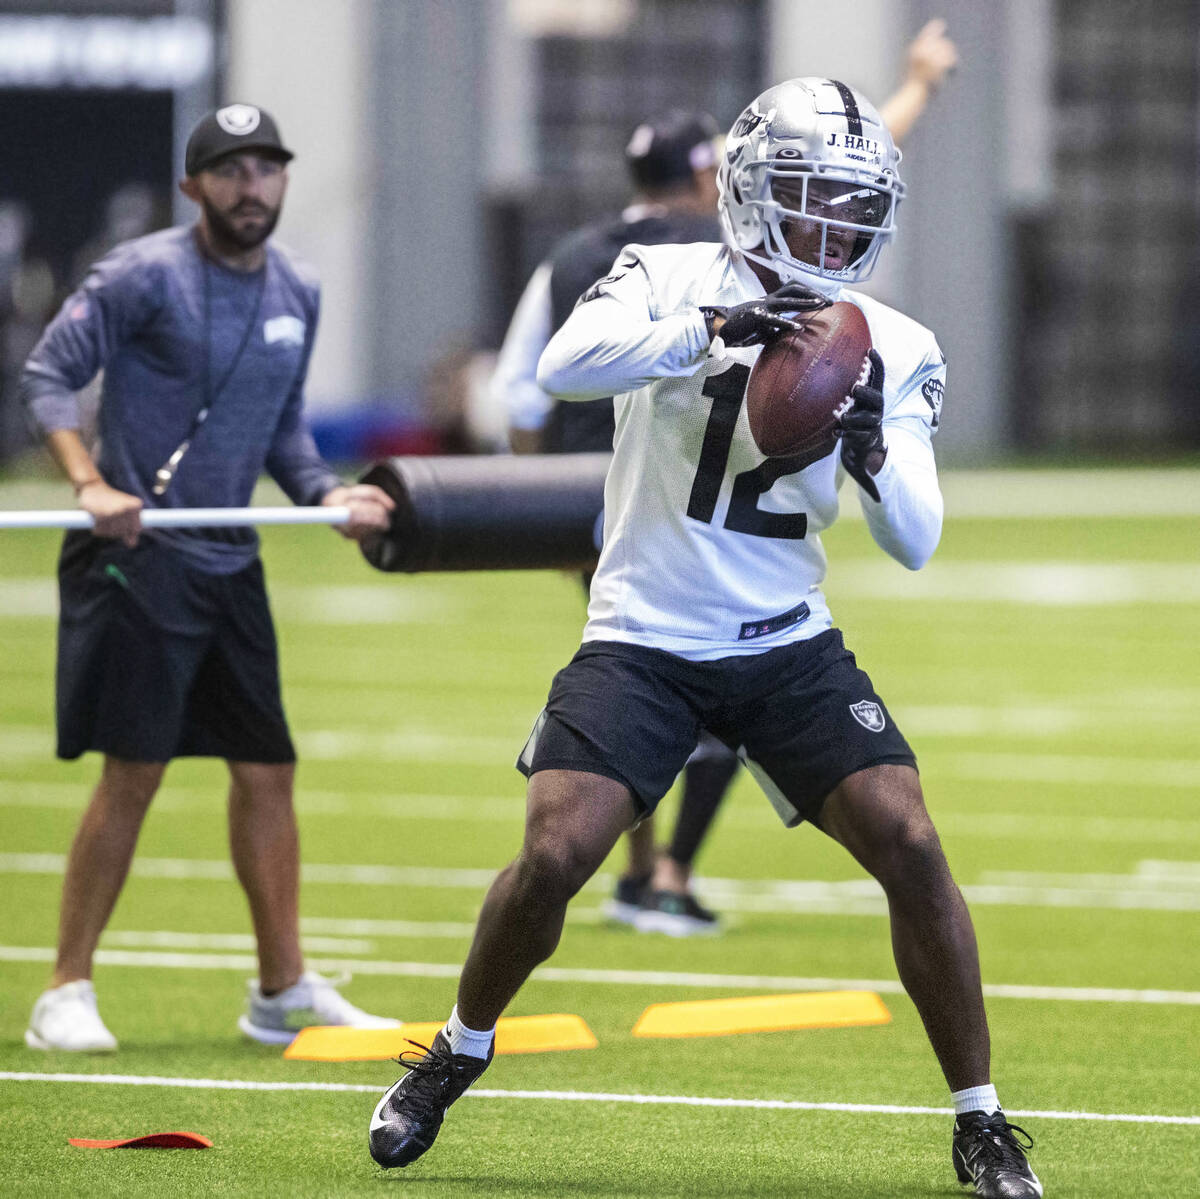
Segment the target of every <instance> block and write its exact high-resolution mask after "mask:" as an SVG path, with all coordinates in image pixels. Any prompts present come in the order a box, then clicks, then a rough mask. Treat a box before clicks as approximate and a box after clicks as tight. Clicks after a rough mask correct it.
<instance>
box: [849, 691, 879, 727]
mask: <svg viewBox="0 0 1200 1199" xmlns="http://www.w3.org/2000/svg"><path fill="white" fill-rule="evenodd" d="M850 714H851V715H852V716H853V717H854V719H855V720H857V721H858V723H859V724H861V725H862V726H863V728H864V729H866V730H867V731H868V732H870V733H882V732H883V724H884V720H883V709H882V708H881V707H880V706H879V705H878V704H877V703H875V701H874V700H870V699H863V700H859V702H858V703H856V704H851V705H850Z"/></svg>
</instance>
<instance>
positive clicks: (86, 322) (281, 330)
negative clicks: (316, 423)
mask: <svg viewBox="0 0 1200 1199" xmlns="http://www.w3.org/2000/svg"><path fill="white" fill-rule="evenodd" d="M267 251H268V252H267V263H266V266H265V267H264V268H263V271H265V275H264V274H263V273H262V272H261V271H260V272H254V273H249V274H243V273H239V272H237V271H232V270H229V269H227V268H225V267H222V266H220V265H218V264H217V263H215V262H213V261H212V260H210V259H208V258H206V257H205V256H203V255H202V254H201V253H200V249H199V246H198V244H197V241H196V237H195V233H194V231H193V230H192V229H185V228H175V229H167V230H164V231H162V232H160V233H152V234H150V235H149V236H147V237H140V238H137V239H135V240H133V241H128V242H125V243H123V244H122V245H120V246H118V247H117V248H116V249H115V250H113V251H112V252H111V253H110V254H108V255H107V256H106V257H105V258H103V259H101V260H100V261H99V262H98V263H96V265H95V266H94V267H92V269H91V272H90V273H89V274H88V277H87V278H86V279H85V280H84V282H83V284H82V285H81V286H80V288H79V289H78V290H77V291H76V292H74V294H72V295H71V296H69V297H68V298H67V300H66V302H65V303H64V304H63V306H62V308H61V309H60V311H59V312H58V315H57V316H56V317H55V318H54V320H53V321H51V323H50V324H49V325H48V326H47V328H46V331H45V333H44V334H43V335H42V338H41V340H40V341H39V342H38V344H37V346H36V348H35V349H34V351H33V353H32V354H31V355H30V357H29V360H28V362H27V363H26V364H25V371H24V374H23V376H22V380H21V394H22V398H23V400H24V402H25V404H26V405H27V406H28V408H29V410H30V412H31V414H32V415H33V418H34V420H35V421H36V423H37V425H38V426H39V428H40V429H41V431H42V432H43V433H44V434H48V433H51V432H53V431H55V430H57V429H76V428H78V427H79V423H80V421H79V404H78V400H77V397H76V395H75V393H76V392H77V391H78V390H79V389H80V388H82V387H83V386H85V385H86V384H87V383H88V382H89V380H91V379H92V378H93V377H94V376H95V374H96V373H97V371H99V370H100V369H101V368H103V370H104V385H103V389H102V392H101V400H100V411H99V448H98V451H97V454H96V465H97V467H98V469H99V471H100V473H101V475H103V477H104V479H105V481H106V482H108V483H109V484H110V485H111V486H113V487H116V488H118V489H119V490H121V491H125V492H128V493H130V494H131V495H136V496H139V497H141V499H142V500H144V501H145V503H146V505H147V506H148V507H173V508H184V507H187V508H192V507H200V508H217V507H241V506H243V505H245V504H248V503H249V502H250V497H251V494H252V492H253V490H254V485H255V483H256V482H257V481H258V478H259V475H260V474H261V473H262V472H263V470H264V468H265V469H266V470H267V471H268V473H269V474H270V475H271V476H272V478H274V479H275V481H276V482H277V483H278V484H279V485H280V486H281V487H282V488H283V490H284V491H285V492H286V493H287V495H288V496H289V497H290V498H291V499H292V500H293V501H294V502H295V503H297V504H315V503H319V502H320V500H321V498H322V497H323V496H324V495H325V494H326V493H327V492H328V491H330V490H331V489H332V488H333V487H336V486H338V484H339V482H340V480H339V479H338V477H337V476H336V475H335V474H334V473H333V472H332V471H331V470H330V469H329V468H328V467H327V466H326V465H325V463H324V462H323V461H322V460H321V457H320V455H319V454H318V453H317V448H316V445H315V444H314V443H313V440H312V435H311V434H310V433H309V431H308V428H307V426H306V424H305V422H304V417H303V411H302V405H303V391H304V378H305V374H306V373H307V370H308V361H309V357H310V355H311V353H312V345H313V338H314V336H315V334H316V327H317V315H318V310H319V306H320V287H319V285H318V283H317V281H316V279H315V277H314V276H313V275H312V273H311V271H310V270H309V269H308V268H307V267H306V266H305V265H303V264H302V263H301V262H300V261H298V260H297V259H296V258H295V257H293V256H292V255H291V254H289V253H288V252H287V251H286V250H284V249H283V248H282V247H280V246H278V245H275V244H273V243H268V246H267ZM243 339H244V344H243ZM239 348H240V353H239ZM218 388H219V390H218ZM206 402H211V410H210V412H209V415H208V418H207V419H206V420H205V421H204V423H203V424H202V425H201V426H200V428H199V429H198V430H197V431H196V433H195V436H194V437H193V438H192V443H191V446H190V448H189V449H188V451H187V453H186V454H185V455H184V456H183V459H182V461H181V462H180V464H179V467H178V469H177V471H176V473H175V477H174V479H173V480H172V482H171V484H170V486H169V488H168V489H167V492H166V494H165V495H163V496H156V495H154V493H153V491H152V490H151V488H152V486H153V484H154V479H155V472H156V471H157V470H158V469H159V467H161V466H162V465H163V464H164V463H165V462H166V461H167V459H168V458H169V457H170V456H171V454H172V453H173V452H174V451H175V449H176V447H177V446H178V445H179V444H180V443H181V442H182V441H183V440H184V438H186V437H187V436H188V434H189V432H190V431H191V430H192V425H193V421H194V419H195V417H196V414H197V413H198V412H199V411H200V410H201V409H202V408H203V407H204V406H205V403H206ZM145 535H146V536H149V537H153V538H154V539H156V540H158V541H161V542H163V543H166V544H168V545H170V546H171V548H173V549H176V550H178V551H179V552H180V553H182V554H184V555H185V556H186V557H187V559H188V561H189V562H190V563H191V564H192V565H194V566H196V567H198V568H199V569H201V570H207V571H210V572H213V573H219V574H225V573H231V572H233V571H236V570H241V569H242V568H243V567H245V566H247V565H248V564H249V563H250V562H251V561H253V559H254V557H255V555H256V554H257V550H258V539H257V537H256V535H255V534H254V533H253V532H252V531H250V530H242V529H236V530H216V529H209V530H185V529H178V530H176V529H170V530H168V529H155V530H151V531H148V532H147V533H146V534H145Z"/></svg>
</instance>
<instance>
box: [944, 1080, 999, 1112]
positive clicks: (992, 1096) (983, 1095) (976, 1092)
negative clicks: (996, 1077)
mask: <svg viewBox="0 0 1200 1199" xmlns="http://www.w3.org/2000/svg"><path fill="white" fill-rule="evenodd" d="M950 1098H951V1099H953V1100H954V1114H955V1115H956V1116H961V1115H962V1114H963V1113H964V1112H983V1113H984V1115H987V1116H990V1115H991V1114H992V1112H998V1111H999V1110H1000V1100H999V1099H997V1098H996V1088H995V1087H994V1086H992V1084H991V1083H990V1082H989V1083H987V1084H986V1085H985V1086H982V1087H967V1089H966V1090H965V1091H952V1092H951V1093H950Z"/></svg>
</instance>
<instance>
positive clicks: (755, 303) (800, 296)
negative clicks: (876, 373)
mask: <svg viewBox="0 0 1200 1199" xmlns="http://www.w3.org/2000/svg"><path fill="white" fill-rule="evenodd" d="M829 303H830V301H829V300H827V299H825V297H824V296H822V295H818V294H817V293H816V292H815V291H810V290H809V289H808V288H807V287H804V286H803V285H802V284H799V283H787V284H785V285H784V286H783V287H781V288H779V290H778V291H773V292H772V293H771V294H770V295H769V296H763V298H762V299H761V300H747V301H746V302H745V303H744V304H735V305H734V306H733V307H732V308H723V307H721V306H719V305H707V306H701V308H700V311H701V312H702V313H703V314H704V323H705V325H707V326H708V334H709V339H710V340H711V339H712V338H713V337H714V336H716V337H719V338H720V339H721V340H722V341H723V342H724V343H725V344H726V345H727V346H732V347H739V346H757V345H765V344H766V343H767V342H768V341H773V340H774V339H775V338H776V337H778V336H780V334H782V333H794V332H796V330H798V329H799V328H800V325H799V324H797V322H796V321H793V320H789V319H788V318H787V317H786V316H783V315H781V314H782V313H785V312H817V311H818V310H820V309H822V308H825V307H827V306H828V305H829ZM717 318H720V319H721V320H722V321H723V322H724V324H722V325H721V326H720V328H719V329H715V330H714V325H715V322H716V319H717Z"/></svg>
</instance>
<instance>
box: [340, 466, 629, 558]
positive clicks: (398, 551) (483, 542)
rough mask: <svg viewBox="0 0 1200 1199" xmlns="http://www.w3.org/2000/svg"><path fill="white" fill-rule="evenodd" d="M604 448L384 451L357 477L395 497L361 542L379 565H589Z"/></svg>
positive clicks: (601, 498)
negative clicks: (448, 454)
mask: <svg viewBox="0 0 1200 1199" xmlns="http://www.w3.org/2000/svg"><path fill="white" fill-rule="evenodd" d="M611 461H612V455H611V454H521V455H512V456H509V455H496V456H494V457H493V456H488V455H480V456H471V455H467V456H463V457H454V458H420V457H411V458H388V459H385V460H384V461H382V462H377V463H375V465H374V466H372V467H371V469H370V470H368V471H367V473H366V474H365V475H363V477H362V482H364V483H374V484H375V485H376V486H377V487H382V488H383V490H384V491H386V492H387V493H388V494H389V495H390V496H391V497H392V498H393V499H394V500H395V501H396V511H395V513H394V515H393V517H392V526H391V529H390V530H389V531H388V533H387V534H386V535H384V536H382V537H378V538H371V539H368V540H367V541H365V542H363V545H362V551H363V555H364V556H365V557H366V559H367V561H368V562H370V563H371V565H372V566H374V567H377V568H378V569H379V570H387V571H404V572H406V573H409V574H415V573H417V572H418V571H427V570H541V569H554V568H562V569H577V568H578V569H586V568H588V567H590V566H593V565H594V564H595V561H596V557H597V549H596V547H597V543H598V536H597V530H598V526H599V520H600V513H601V511H602V510H603V507H604V477H605V475H606V474H607V473H608V465H609V463H610V462H611Z"/></svg>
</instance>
